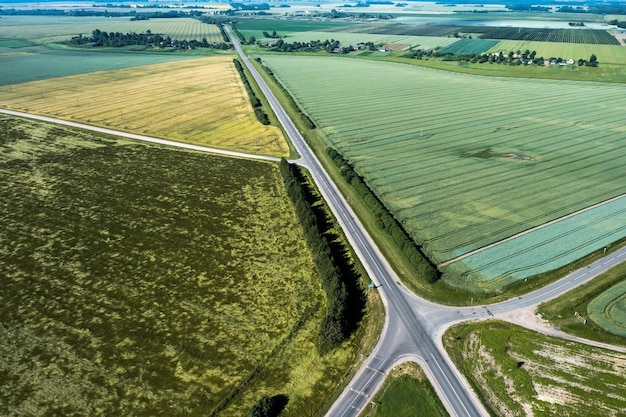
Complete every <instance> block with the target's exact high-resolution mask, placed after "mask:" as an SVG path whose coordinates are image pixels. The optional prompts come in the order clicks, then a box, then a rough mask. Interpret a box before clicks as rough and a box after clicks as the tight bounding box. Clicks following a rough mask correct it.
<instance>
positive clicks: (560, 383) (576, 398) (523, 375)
mask: <svg viewBox="0 0 626 417" xmlns="http://www.w3.org/2000/svg"><path fill="white" fill-rule="evenodd" d="M444 341H445V342H444V343H445V345H446V349H447V350H448V352H449V353H450V355H451V357H452V358H453V361H454V362H455V364H456V365H457V366H458V367H459V368H460V369H461V371H462V372H463V373H464V374H465V376H466V377H467V378H468V380H469V381H470V383H471V384H472V386H473V388H474V389H475V390H476V392H477V395H478V396H479V398H480V399H481V400H482V401H483V403H484V404H485V405H486V407H487V409H488V410H489V411H490V414H491V415H497V416H509V417H518V416H519V417H527V416H586V417H596V416H597V417H606V416H622V415H624V413H625V412H626V390H624V386H626V354H624V353H619V352H615V351H610V350H606V349H601V348H597V347H591V346H588V345H583V344H580V343H575V342H570V341H565V340H562V339H559V338H555V337H550V336H545V335H541V334H539V333H536V332H533V331H531V330H528V329H525V328H522V327H518V326H515V325H512V324H509V323H503V322H497V321H488V322H480V323H472V324H463V325H459V326H455V327H453V328H452V329H450V330H448V332H446V334H445V335H444Z"/></svg>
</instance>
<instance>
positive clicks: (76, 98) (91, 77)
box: [0, 55, 289, 156]
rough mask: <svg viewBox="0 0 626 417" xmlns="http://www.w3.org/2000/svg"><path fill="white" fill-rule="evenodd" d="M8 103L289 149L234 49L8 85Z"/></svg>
mask: <svg viewBox="0 0 626 417" xmlns="http://www.w3.org/2000/svg"><path fill="white" fill-rule="evenodd" d="M1 91H2V96H1V98H0V106H1V107H5V108H10V109H13V110H21V111H25V112H31V113H36V114H44V115H50V116H56V117H60V118H64V119H70V120H76V121H81V122H85V123H89V124H93V125H98V126H104V127H109V128H114V129H119V130H123V131H128V132H134V133H140V134H147V135H152V136H158V137H162V138H167V139H173V140H178V141H181V142H188V143H194V144H199V145H207V146H214V147H218V148H227V149H230V150H238V151H243V152H253V153H264V154H270V155H277V156H282V155H287V154H288V152H289V151H288V148H287V144H286V143H285V141H284V139H283V136H282V133H281V131H280V130H279V129H278V128H276V127H274V126H263V125H261V124H260V123H259V122H258V121H257V120H256V118H255V116H254V113H253V112H252V107H251V105H250V101H249V99H248V96H247V92H246V91H245V89H244V87H243V85H242V83H241V80H240V78H239V75H238V74H237V72H236V70H235V68H234V66H233V63H232V56H229V55H227V56H215V57H210V58H201V59H194V60H185V61H179V62H171V63H164V64H155V65H147V66H141V67H132V68H124V69H120V70H112V71H101V72H94V73H89V74H82V75H75V76H71V77H65V78H57V79H49V80H42V81H33V82H29V83H23V84H17V85H11V86H4V87H2V89H1Z"/></svg>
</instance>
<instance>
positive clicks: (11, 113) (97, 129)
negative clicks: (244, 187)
mask: <svg viewBox="0 0 626 417" xmlns="http://www.w3.org/2000/svg"><path fill="white" fill-rule="evenodd" d="M0 114H6V115H8V116H18V117H25V118H28V119H33V120H39V121H41V122H47V123H55V124H59V125H63V126H69V127H75V128H78V129H84V130H89V131H92V132H98V133H104V134H107V135H113V136H119V137H123V138H126V139H134V140H140V141H143V142H151V143H157V144H159V145H166V146H174V147H177V148H184V149H190V150H193V151H200V152H207V153H212V154H217V155H224V156H230V157H235V158H244V159H260V160H263V161H273V162H280V158H277V157H273V156H265V155H254V154H249V153H243V152H236V151H228V150H225V149H218V148H211V147H208V146H201V145H193V144H191V143H185V142H176V141H174V140H167V139H160V138H155V137H152V136H145V135H139V134H136V133H130V132H123V131H121V130H113V129H108V128H106V127H99V126H93V125H88V124H84V123H78V122H71V121H69V120H63V119H56V118H54V117H48V116H41V115H38V114H31V113H23V112H20V111H13V110H8V109H3V108H0Z"/></svg>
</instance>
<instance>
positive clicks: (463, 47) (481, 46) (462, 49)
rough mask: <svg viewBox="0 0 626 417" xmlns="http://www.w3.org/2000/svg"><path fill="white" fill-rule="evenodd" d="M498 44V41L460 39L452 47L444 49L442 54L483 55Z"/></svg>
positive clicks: (441, 51)
mask: <svg viewBox="0 0 626 417" xmlns="http://www.w3.org/2000/svg"><path fill="white" fill-rule="evenodd" d="M497 44H498V41H494V40H490V39H468V38H464V39H459V40H458V41H457V42H454V43H453V44H452V45H448V46H446V47H445V48H442V49H441V50H440V51H439V53H440V54H442V55H443V54H454V55H469V54H482V53H483V52H486V51H488V50H489V49H491V48H493V47H494V46H496V45H497Z"/></svg>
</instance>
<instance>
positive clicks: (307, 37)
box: [283, 32, 458, 49]
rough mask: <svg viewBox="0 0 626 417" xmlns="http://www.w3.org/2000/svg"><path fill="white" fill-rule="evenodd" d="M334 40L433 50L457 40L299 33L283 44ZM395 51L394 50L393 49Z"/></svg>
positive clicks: (347, 42) (370, 34)
mask: <svg viewBox="0 0 626 417" xmlns="http://www.w3.org/2000/svg"><path fill="white" fill-rule="evenodd" d="M326 39H328V40H330V39H335V40H338V41H340V42H341V44H342V45H345V46H347V45H356V44H357V43H362V42H373V43H374V44H385V45H400V46H402V47H403V48H408V47H409V46H413V47H415V48H420V49H433V48H438V47H443V46H447V45H450V44H452V43H454V42H456V41H458V39H455V38H438V37H435V36H405V35H378V34H372V33H349V32H300V33H293V34H290V35H287V36H286V37H285V38H284V39H283V40H284V41H285V42H308V41H311V40H321V41H324V40H326ZM394 49H395V48H394Z"/></svg>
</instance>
